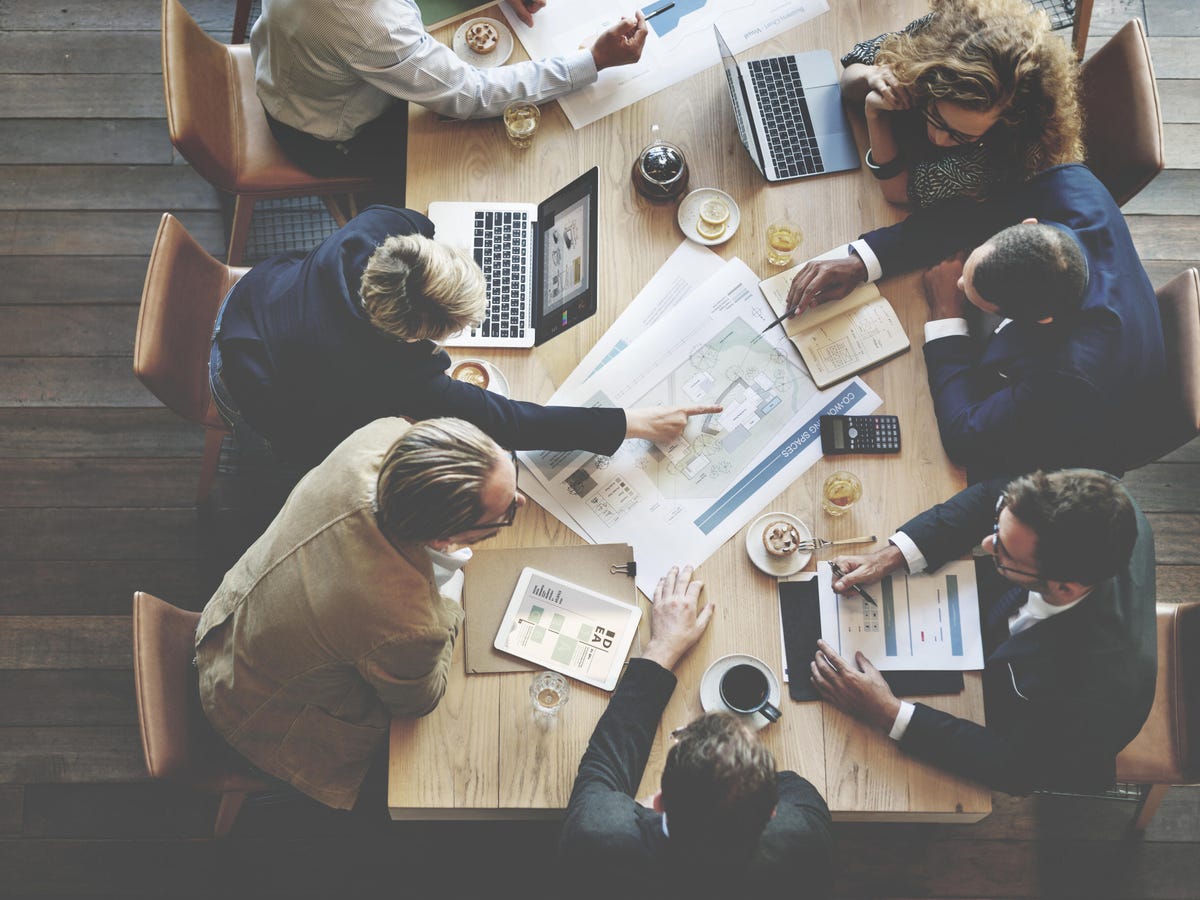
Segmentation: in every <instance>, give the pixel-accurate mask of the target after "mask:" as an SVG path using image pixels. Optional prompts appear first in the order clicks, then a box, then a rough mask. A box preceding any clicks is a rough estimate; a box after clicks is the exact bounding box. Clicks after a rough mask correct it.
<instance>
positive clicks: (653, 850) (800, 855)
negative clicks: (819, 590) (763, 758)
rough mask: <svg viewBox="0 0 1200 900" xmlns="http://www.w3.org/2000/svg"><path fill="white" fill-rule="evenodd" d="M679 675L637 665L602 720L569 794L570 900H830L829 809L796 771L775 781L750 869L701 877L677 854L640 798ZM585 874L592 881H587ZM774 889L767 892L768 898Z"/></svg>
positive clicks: (565, 845)
mask: <svg viewBox="0 0 1200 900" xmlns="http://www.w3.org/2000/svg"><path fill="white" fill-rule="evenodd" d="M674 690H675V676H674V675H672V674H671V673H670V672H668V671H667V670H666V669H664V668H663V667H662V666H660V665H658V664H657V663H654V662H651V661H650V660H647V659H641V658H634V659H631V660H630V661H629V668H628V669H627V670H626V672H625V675H624V677H623V678H622V679H621V683H620V684H619V685H617V689H616V691H615V692H614V693H613V695H612V699H611V700H610V701H609V704H608V709H606V710H605V712H604V715H602V716H601V717H600V721H599V722H598V723H597V724H596V729H595V731H594V732H593V733H592V739H591V741H590V742H589V743H588V748H587V751H586V752H585V753H584V755H583V760H582V762H580V764H579V774H578V775H577V776H576V778H575V786H574V787H573V789H572V790H571V799H570V801H569V802H568V804H567V813H566V817H565V819H564V820H563V827H562V834H561V836H560V838H559V852H560V856H561V859H562V862H563V863H564V865H565V866H566V868H567V870H568V871H569V872H570V874H571V877H570V879H569V880H570V884H571V889H570V891H569V892H567V893H569V894H570V896H572V897H593V896H594V897H604V898H613V897H654V898H655V900H661V898H664V897H688V898H693V897H695V898H706V897H710V896H711V897H731V896H737V895H738V894H739V893H740V892H744V893H745V894H746V895H747V896H764V897H767V896H787V897H797V898H800V897H824V896H826V895H827V894H828V893H829V891H830V886H831V882H832V859H831V855H832V834H831V831H832V820H831V818H830V815H829V807H828V806H826V804H825V801H824V799H822V797H821V795H820V794H819V793H817V790H816V788H814V787H813V786H812V785H811V784H810V783H809V782H808V781H806V780H805V779H803V778H801V777H800V776H799V775H797V774H796V773H795V772H780V773H779V774H778V775H777V778H778V788H779V801H778V804H777V806H776V808H775V816H774V818H772V819H771V820H770V821H769V822H768V823H767V826H766V828H765V829H763V833H762V835H761V836H760V837H759V840H758V845H757V847H756V849H755V851H754V854H753V856H752V857H751V859H750V861H749V864H748V865H747V866H746V867H745V868H741V869H739V870H737V871H735V872H723V871H704V872H701V871H698V870H697V867H696V866H695V865H694V864H686V865H685V864H683V863H681V862H680V861H679V860H677V859H676V857H675V856H674V855H673V853H672V850H671V842H670V840H669V839H668V838H667V836H666V835H665V834H663V817H662V814H661V813H658V812H655V811H654V810H652V809H648V808H646V807H645V806H642V805H641V804H640V803H638V802H637V800H635V799H634V794H635V792H636V791H637V788H638V784H639V783H640V782H641V780H642V773H643V772H644V771H645V768H646V762H647V760H648V759H649V758H650V747H651V744H652V743H653V741H654V733H655V731H656V729H657V728H658V723H659V719H660V718H661V717H662V713H663V710H664V709H665V708H666V705H667V701H668V700H670V698H671V694H672V692H673V691H674ZM585 876H586V877H585ZM764 891H769V893H761V892H764Z"/></svg>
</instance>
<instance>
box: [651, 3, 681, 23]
mask: <svg viewBox="0 0 1200 900" xmlns="http://www.w3.org/2000/svg"><path fill="white" fill-rule="evenodd" d="M674 8H675V4H674V3H668V4H667V5H666V6H660V7H659V8H658V9H656V10H655V11H654V12H652V13H650V14H649V15H647V16H646V21H647V22H649V21H650V20H651V19H653V18H654V17H655V16H659V15H662V14H663V13H665V12H666V11H667V10H668V9H674Z"/></svg>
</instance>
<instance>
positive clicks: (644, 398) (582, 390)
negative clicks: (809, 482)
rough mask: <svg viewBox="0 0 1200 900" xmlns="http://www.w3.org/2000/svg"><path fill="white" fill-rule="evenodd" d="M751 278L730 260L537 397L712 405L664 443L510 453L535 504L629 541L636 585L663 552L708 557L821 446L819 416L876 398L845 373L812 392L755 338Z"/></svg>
mask: <svg viewBox="0 0 1200 900" xmlns="http://www.w3.org/2000/svg"><path fill="white" fill-rule="evenodd" d="M757 288H758V279H757V278H756V276H755V275H754V273H753V272H752V271H751V270H750V269H749V267H748V266H746V264H745V263H743V262H742V261H741V260H739V259H733V260H730V261H729V262H727V263H726V264H725V265H724V266H723V267H722V268H721V269H720V270H719V271H718V272H717V273H716V274H715V275H713V276H712V277H710V278H709V279H708V281H706V282H705V283H704V284H703V285H701V286H699V287H698V288H696V290H694V291H693V292H692V293H691V294H689V295H688V297H687V299H686V301H685V302H683V303H680V304H679V305H678V306H677V307H676V308H675V309H673V310H672V311H671V312H670V313H669V314H667V315H664V316H662V317H661V318H660V319H658V320H657V321H656V322H655V324H654V325H653V326H652V327H651V328H649V329H648V330H647V331H646V332H644V333H643V334H641V335H639V336H638V338H637V340H636V341H634V342H633V343H632V344H630V345H629V346H628V348H627V349H625V350H624V351H623V352H622V353H620V354H619V355H618V356H616V357H615V358H613V359H612V360H611V361H609V363H608V364H607V365H605V366H603V367H602V368H600V369H598V370H594V371H593V372H592V374H591V375H590V377H587V378H586V379H584V380H583V381H577V380H574V379H572V382H571V383H572V387H571V388H569V389H566V390H560V391H558V392H557V393H556V394H555V395H554V396H553V397H551V398H550V400H549V402H550V403H552V404H564V405H574V406H619V407H624V408H626V409H630V408H637V407H647V406H700V405H708V404H719V405H721V406H723V407H724V409H723V411H722V412H720V413H715V414H712V415H708V416H698V417H695V418H693V420H692V422H691V423H690V424H689V425H688V427H687V428H686V429H685V430H684V432H683V434H682V435H681V436H680V437H679V439H678V440H676V441H674V442H673V443H671V444H669V445H655V444H651V443H650V442H648V441H626V442H625V443H624V444H622V445H621V447H620V449H619V450H618V451H617V452H616V453H615V454H613V455H612V456H611V457H609V456H600V455H597V454H594V453H587V452H584V451H540V452H533V453H523V454H521V459H522V461H523V462H524V463H525V466H526V468H527V469H529V470H530V471H531V472H532V473H533V475H534V476H535V478H536V479H537V481H538V487H539V488H540V490H539V489H536V488H535V489H534V490H531V491H530V492H529V493H530V494H531V496H532V497H533V498H534V499H535V500H537V502H538V503H540V504H542V506H544V507H545V508H546V509H547V510H548V511H550V512H552V513H554V514H555V515H557V516H558V517H559V518H560V519H561V520H562V521H563V522H565V523H566V524H567V525H569V526H570V527H571V528H573V529H574V530H575V531H576V532H577V533H579V534H580V535H582V536H583V537H584V538H585V539H587V540H589V541H591V542H593V543H602V544H603V543H613V542H617V543H629V544H633V545H634V546H635V547H636V548H637V555H638V578H637V582H638V587H639V588H641V590H642V591H643V592H644V593H646V594H647V595H649V594H650V593H652V592H653V589H654V583H655V580H656V579H657V578H658V576H659V575H660V574H661V573H662V572H665V571H666V570H667V569H668V568H669V567H670V566H671V565H672V564H673V563H674V562H676V561H678V560H680V559H687V560H690V561H692V562H694V563H697V564H699V563H700V562H702V561H703V560H704V559H706V558H708V556H710V555H711V554H712V553H713V552H715V551H716V549H717V548H718V547H720V546H721V544H723V543H724V542H725V541H726V540H728V539H729V538H730V537H732V536H733V535H734V534H736V533H737V532H738V531H739V530H741V528H742V527H743V526H745V525H746V523H747V522H749V521H750V519H751V518H753V516H754V514H755V513H757V512H758V511H759V510H761V509H762V507H763V506H765V505H766V504H767V503H768V502H769V501H770V500H772V499H773V498H774V497H776V496H778V495H779V494H780V493H781V492H782V491H783V490H784V489H785V488H787V487H788V485H790V484H791V483H792V482H793V481H795V480H796V479H797V478H799V477H800V476H801V475H802V474H804V472H805V471H807V470H808V468H809V467H810V466H812V464H813V463H814V462H816V461H817V460H818V459H819V458H820V457H821V442H820V439H819V438H820V427H819V422H820V417H821V416H822V415H836V414H841V415H862V414H865V413H869V412H872V411H874V410H875V409H877V408H878V407H879V405H880V399H879V397H878V395H876V394H875V393H874V392H873V391H872V390H871V389H870V388H868V387H867V386H866V384H865V383H863V382H862V381H860V380H858V379H851V380H849V381H846V382H844V383H842V384H840V385H837V386H836V387H834V388H831V389H829V390H827V391H821V390H819V389H818V388H817V386H816V385H815V384H814V383H813V381H812V379H811V378H810V377H809V375H808V372H807V371H805V368H804V365H803V363H801V361H800V357H799V354H798V353H797V352H796V349H795V347H793V346H792V345H791V344H790V343H789V342H788V341H787V340H786V338H785V337H784V335H783V333H782V330H781V329H775V330H774V331H775V333H771V332H768V333H767V334H766V335H764V336H762V337H760V332H761V331H762V330H763V328H764V327H765V326H766V324H767V323H768V322H769V321H770V319H771V317H770V315H769V307H767V306H766V304H764V303H763V301H762V297H761V295H760V294H759V292H758V289H757ZM526 483H527V482H526ZM523 484H525V483H523ZM544 497H545V498H548V499H549V500H550V501H551V502H543V498H544Z"/></svg>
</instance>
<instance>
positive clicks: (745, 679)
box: [719, 663, 783, 722]
mask: <svg viewBox="0 0 1200 900" xmlns="http://www.w3.org/2000/svg"><path fill="white" fill-rule="evenodd" d="M719 690H720V694H721V702H722V703H724V704H725V706H726V707H728V708H729V709H730V710H731V711H732V712H735V713H741V714H742V715H752V714H754V713H762V715H763V716H764V717H765V718H766V719H767V720H768V721H770V722H776V721H778V720H779V717H780V716H781V715H783V713H782V712H780V710H779V707H777V706H775V705H774V704H773V703H771V701H770V696H771V681H770V679H769V678H768V677H767V673H766V672H765V671H764V670H763V669H761V668H759V667H758V666H755V665H752V664H750V663H738V664H737V665H735V666H730V667H729V668H728V669H726V670H725V674H723V675H722V676H721V681H720V685H719Z"/></svg>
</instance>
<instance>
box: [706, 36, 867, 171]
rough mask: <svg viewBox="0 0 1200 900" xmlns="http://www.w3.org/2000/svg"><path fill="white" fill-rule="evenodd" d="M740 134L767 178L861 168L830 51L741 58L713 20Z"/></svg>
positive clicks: (751, 156)
mask: <svg viewBox="0 0 1200 900" xmlns="http://www.w3.org/2000/svg"><path fill="white" fill-rule="evenodd" d="M713 33H714V34H716V36H717V46H718V47H719V48H720V49H721V61H722V63H723V64H724V66H725V78H726V80H727V81H728V82H729V97H730V99H731V100H732V101H733V115H734V118H735V119H737V127H738V134H739V135H740V136H741V138H742V143H743V144H745V145H746V149H747V150H748V151H749V152H750V158H751V159H753V160H754V164H755V165H756V166H758V170H759V171H760V172H762V173H763V175H764V176H766V179H767V181H787V180H789V179H792V178H804V177H806V176H808V175H821V174H823V173H826V172H842V171H845V170H847V169H857V168H858V149H857V147H856V146H855V144H854V135H853V134H852V133H851V131H850V122H849V121H847V119H846V113H845V112H844V111H843V110H842V89H841V88H840V87H839V86H838V78H837V70H836V69H834V67H833V56H832V55H831V54H830V53H829V51H828V50H814V51H812V52H810V53H794V54H792V55H791V56H772V57H763V58H760V59H751V60H747V61H746V62H743V63H739V62H738V61H737V59H735V58H734V55H733V54H732V53H731V52H730V50H729V45H728V44H726V43H725V39H724V38H723V37H721V30H720V29H719V28H717V26H716V25H713Z"/></svg>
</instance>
